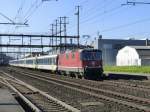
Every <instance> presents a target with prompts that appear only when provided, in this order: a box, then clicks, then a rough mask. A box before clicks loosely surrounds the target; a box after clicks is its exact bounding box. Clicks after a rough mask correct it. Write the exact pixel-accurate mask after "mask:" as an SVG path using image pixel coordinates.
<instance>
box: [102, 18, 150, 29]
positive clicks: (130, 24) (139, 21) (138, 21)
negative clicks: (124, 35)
mask: <svg viewBox="0 0 150 112" xmlns="http://www.w3.org/2000/svg"><path fill="white" fill-rule="evenodd" d="M148 21H150V17H149V18H144V19H141V20H137V21H134V22H130V23H127V24H123V25H119V26H115V27H112V28H108V29H104V30H102V31H101V32H110V31H114V30H118V29H121V28H126V27H129V26H132V25H135V24H139V23H144V22H148Z"/></svg>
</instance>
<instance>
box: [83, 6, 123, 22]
mask: <svg viewBox="0 0 150 112" xmlns="http://www.w3.org/2000/svg"><path fill="white" fill-rule="evenodd" d="M120 8H122V6H117V7H114V8H112V9H109V10H107V11H104V12H102V13H99V14H96V15H94V16H91V17H89V18H87V19H86V20H84V21H81V24H83V23H86V22H88V21H91V20H94V19H98V17H100V16H103V15H105V14H108V13H110V12H113V11H116V10H118V9H120Z"/></svg>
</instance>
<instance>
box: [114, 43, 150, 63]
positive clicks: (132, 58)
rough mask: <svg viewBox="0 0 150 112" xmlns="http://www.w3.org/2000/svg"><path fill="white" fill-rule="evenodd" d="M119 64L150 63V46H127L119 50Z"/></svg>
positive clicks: (117, 60) (117, 59) (117, 58)
mask: <svg viewBox="0 0 150 112" xmlns="http://www.w3.org/2000/svg"><path fill="white" fill-rule="evenodd" d="M116 65H117V66H148V65H150V46H126V47H124V48H122V49H120V50H119V51H118V54H117V57H116Z"/></svg>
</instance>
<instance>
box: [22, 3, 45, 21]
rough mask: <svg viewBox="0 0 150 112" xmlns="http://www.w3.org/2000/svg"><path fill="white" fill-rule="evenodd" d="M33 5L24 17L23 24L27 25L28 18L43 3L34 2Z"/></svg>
mask: <svg viewBox="0 0 150 112" xmlns="http://www.w3.org/2000/svg"><path fill="white" fill-rule="evenodd" d="M35 3H36V4H35V5H32V6H33V7H32V9H30V10H31V11H30V12H29V13H28V14H27V15H26V16H25V17H24V23H27V22H28V21H29V18H30V17H31V16H32V15H33V14H34V13H35V12H36V10H37V9H38V8H39V7H40V6H41V5H42V3H43V1H40V2H39V3H38V0H36V1H35Z"/></svg>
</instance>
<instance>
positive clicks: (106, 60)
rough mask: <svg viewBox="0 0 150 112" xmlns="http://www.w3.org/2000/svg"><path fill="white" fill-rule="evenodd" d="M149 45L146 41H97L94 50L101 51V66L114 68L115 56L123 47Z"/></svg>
mask: <svg viewBox="0 0 150 112" xmlns="http://www.w3.org/2000/svg"><path fill="white" fill-rule="evenodd" d="M148 43H150V41H146V40H130V39H129V40H123V39H101V38H99V39H97V40H95V42H94V45H93V46H94V48H95V49H100V50H102V53H103V64H104V65H105V66H115V65H116V56H117V53H118V51H119V50H120V49H122V48H123V47H125V46H145V45H146V44H148Z"/></svg>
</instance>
